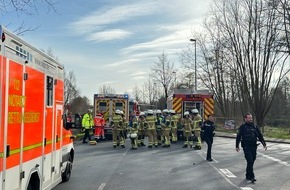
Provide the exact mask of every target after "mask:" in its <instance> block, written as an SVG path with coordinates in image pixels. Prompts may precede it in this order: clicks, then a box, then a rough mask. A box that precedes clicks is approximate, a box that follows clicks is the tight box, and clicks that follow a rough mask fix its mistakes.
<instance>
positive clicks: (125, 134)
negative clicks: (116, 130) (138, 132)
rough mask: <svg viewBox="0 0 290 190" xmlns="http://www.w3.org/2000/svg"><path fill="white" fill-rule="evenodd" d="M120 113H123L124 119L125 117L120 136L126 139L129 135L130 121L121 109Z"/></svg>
mask: <svg viewBox="0 0 290 190" xmlns="http://www.w3.org/2000/svg"><path fill="white" fill-rule="evenodd" d="M120 114H121V116H122V119H123V126H122V127H121V131H120V136H121V137H122V138H123V139H124V140H125V139H126V137H127V126H128V121H127V119H126V117H125V114H124V112H123V111H122V110H121V111H120ZM119 141H120V138H119Z"/></svg>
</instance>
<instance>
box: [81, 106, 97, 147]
mask: <svg viewBox="0 0 290 190" xmlns="http://www.w3.org/2000/svg"><path fill="white" fill-rule="evenodd" d="M94 125H95V124H94V120H93V116H92V110H91V109H88V111H87V113H86V114H85V115H84V116H83V119H82V127H83V128H84V131H85V135H84V138H83V143H88V142H87V141H86V139H87V138H88V139H89V141H91V135H90V130H91V129H92V128H93V126H94Z"/></svg>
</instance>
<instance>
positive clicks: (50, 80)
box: [46, 76, 53, 106]
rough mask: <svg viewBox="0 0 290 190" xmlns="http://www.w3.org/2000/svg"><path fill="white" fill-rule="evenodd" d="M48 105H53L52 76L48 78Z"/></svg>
mask: <svg viewBox="0 0 290 190" xmlns="http://www.w3.org/2000/svg"><path fill="white" fill-rule="evenodd" d="M46 105H47V106H52V105H53V78H52V77H50V76H47V78H46Z"/></svg>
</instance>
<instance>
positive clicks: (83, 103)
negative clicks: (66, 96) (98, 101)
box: [69, 96, 92, 114]
mask: <svg viewBox="0 0 290 190" xmlns="http://www.w3.org/2000/svg"><path fill="white" fill-rule="evenodd" d="M91 107H92V106H91V105H90V101H89V99H88V98H87V97H86V96H84V97H81V96H77V97H75V98H74V99H73V100H72V101H71V102H70V103H69V111H70V112H72V113H80V114H83V113H86V111H87V110H88V109H89V108H91Z"/></svg>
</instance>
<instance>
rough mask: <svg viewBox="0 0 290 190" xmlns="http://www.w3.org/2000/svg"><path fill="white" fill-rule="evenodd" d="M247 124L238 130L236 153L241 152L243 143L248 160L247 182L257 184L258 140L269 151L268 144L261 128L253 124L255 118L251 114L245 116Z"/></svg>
mask: <svg viewBox="0 0 290 190" xmlns="http://www.w3.org/2000/svg"><path fill="white" fill-rule="evenodd" d="M244 119H245V123H244V124H242V125H241V127H240V128H239V130H238V134H237V138H236V151H237V152H239V151H240V148H239V144H240V141H241V142H242V143H241V144H242V147H243V150H244V154H245V158H246V160H247V169H246V180H250V181H252V182H255V181H256V179H255V174H254V169H253V167H254V162H255V160H256V156H257V139H259V141H260V142H261V143H262V144H263V146H264V149H265V150H267V146H266V142H265V140H264V138H263V135H262V133H261V131H260V130H259V128H258V127H257V126H256V125H255V124H254V123H253V116H252V114H250V113H246V114H245V117H244Z"/></svg>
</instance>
